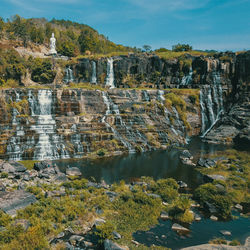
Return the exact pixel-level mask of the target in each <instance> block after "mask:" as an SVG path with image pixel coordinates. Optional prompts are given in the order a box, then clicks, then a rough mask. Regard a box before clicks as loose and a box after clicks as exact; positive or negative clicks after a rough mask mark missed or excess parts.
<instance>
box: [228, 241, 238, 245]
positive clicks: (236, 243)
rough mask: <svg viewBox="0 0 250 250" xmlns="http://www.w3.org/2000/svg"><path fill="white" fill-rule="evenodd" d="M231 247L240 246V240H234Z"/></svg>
mask: <svg viewBox="0 0 250 250" xmlns="http://www.w3.org/2000/svg"><path fill="white" fill-rule="evenodd" d="M229 245H230V246H240V242H239V241H238V240H232V241H231V242H230V243H229Z"/></svg>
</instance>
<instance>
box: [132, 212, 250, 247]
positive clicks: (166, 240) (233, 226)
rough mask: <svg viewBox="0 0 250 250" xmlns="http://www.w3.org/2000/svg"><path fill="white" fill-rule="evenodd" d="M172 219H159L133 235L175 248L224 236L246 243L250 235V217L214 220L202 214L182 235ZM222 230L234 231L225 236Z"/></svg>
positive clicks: (204, 242)
mask: <svg viewBox="0 0 250 250" xmlns="http://www.w3.org/2000/svg"><path fill="white" fill-rule="evenodd" d="M171 227H172V222H171V221H169V220H168V221H162V220H160V221H159V224H158V225H156V226H155V227H153V228H151V229H150V230H149V231H146V232H143V231H138V232H136V233H134V235H133V237H134V239H135V240H136V241H138V242H140V243H143V244H145V245H146V246H151V245H152V244H154V245H157V246H164V247H169V248H172V249H173V250H175V249H181V248H184V247H189V246H194V245H200V244H206V243H208V242H209V241H210V240H212V239H214V238H224V239H226V240H233V239H237V240H239V241H240V242H241V243H242V244H244V242H245V239H246V238H247V237H248V236H249V235H250V219H249V218H245V217H238V218H237V219H234V220H231V221H225V222H223V221H212V220H210V219H208V218H204V217H203V216H202V220H201V221H200V222H193V223H192V224H191V225H190V226H189V229H190V233H189V234H188V235H186V236H180V235H178V234H177V233H176V232H175V231H173V230H172V229H171ZM221 230H227V231H230V232H231V233H232V235H231V236H223V235H222V234H221V232H220V231H221Z"/></svg>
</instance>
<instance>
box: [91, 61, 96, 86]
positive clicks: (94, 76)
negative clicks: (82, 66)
mask: <svg viewBox="0 0 250 250" xmlns="http://www.w3.org/2000/svg"><path fill="white" fill-rule="evenodd" d="M90 82H91V83H94V84H96V83H97V77H96V62H95V61H92V76H91V81H90Z"/></svg>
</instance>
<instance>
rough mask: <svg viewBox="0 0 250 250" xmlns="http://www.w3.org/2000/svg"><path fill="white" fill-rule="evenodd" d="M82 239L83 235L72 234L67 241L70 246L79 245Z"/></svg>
mask: <svg viewBox="0 0 250 250" xmlns="http://www.w3.org/2000/svg"><path fill="white" fill-rule="evenodd" d="M83 241H84V237H82V236H80V235H72V236H70V238H69V242H70V244H71V245H72V246H77V247H78V246H80V245H81V242H83Z"/></svg>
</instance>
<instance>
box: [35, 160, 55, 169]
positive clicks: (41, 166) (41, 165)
mask: <svg viewBox="0 0 250 250" xmlns="http://www.w3.org/2000/svg"><path fill="white" fill-rule="evenodd" d="M51 166H52V162H51V161H41V162H36V163H34V169H35V170H36V171H41V170H43V169H46V168H49V167H51Z"/></svg>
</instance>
